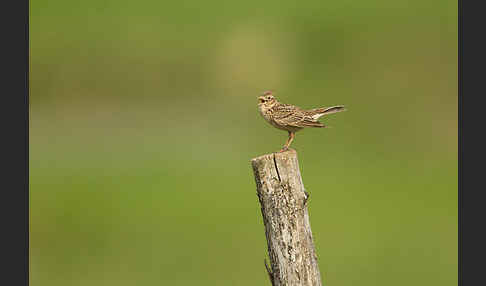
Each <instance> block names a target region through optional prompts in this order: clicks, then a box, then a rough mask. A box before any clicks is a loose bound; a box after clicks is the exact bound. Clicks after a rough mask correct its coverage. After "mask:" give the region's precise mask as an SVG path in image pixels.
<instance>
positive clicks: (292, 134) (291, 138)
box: [280, 131, 295, 152]
mask: <svg viewBox="0 0 486 286" xmlns="http://www.w3.org/2000/svg"><path fill="white" fill-rule="evenodd" d="M294 137H295V133H294V132H290V131H289V138H288V139H287V142H285V145H284V146H283V148H282V150H280V152H285V151H287V150H289V146H290V143H292V140H294Z"/></svg>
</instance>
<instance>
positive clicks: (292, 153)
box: [251, 149, 297, 162]
mask: <svg viewBox="0 0 486 286" xmlns="http://www.w3.org/2000/svg"><path fill="white" fill-rule="evenodd" d="M295 155H297V151H295V150H294V149H288V150H287V151H284V152H273V153H270V154H264V155H261V156H258V157H255V158H253V159H251V161H252V162H255V161H259V160H262V159H265V158H269V157H270V158H272V159H273V158H274V156H278V157H294V156H295Z"/></svg>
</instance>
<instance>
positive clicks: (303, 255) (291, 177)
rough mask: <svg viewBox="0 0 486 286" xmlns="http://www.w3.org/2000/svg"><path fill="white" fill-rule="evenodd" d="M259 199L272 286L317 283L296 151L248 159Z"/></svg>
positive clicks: (319, 279)
mask: <svg viewBox="0 0 486 286" xmlns="http://www.w3.org/2000/svg"><path fill="white" fill-rule="evenodd" d="M251 164H252V167H253V173H254V175H255V181H256V186H257V195H258V199H259V201H260V205H261V210H262V216H263V223H264V225H265V235H266V238H267V245H268V254H269V257H270V264H271V269H269V267H268V266H267V265H266V262H265V267H266V268H267V271H268V274H269V276H270V280H271V282H272V285H273V286H284V285H285V286H311V285H312V286H321V285H322V282H321V275H320V272H319V267H318V265H317V256H316V253H315V248H314V242H313V240H312V231H311V227H310V223H309V215H308V212H307V199H308V198H309V196H308V194H307V192H306V191H305V189H304V184H303V183H302V178H301V176H300V171H299V162H298V160H297V152H296V151H295V150H292V149H290V150H289V151H286V152H282V153H273V154H267V155H263V156H260V157H257V158H254V159H252V160H251Z"/></svg>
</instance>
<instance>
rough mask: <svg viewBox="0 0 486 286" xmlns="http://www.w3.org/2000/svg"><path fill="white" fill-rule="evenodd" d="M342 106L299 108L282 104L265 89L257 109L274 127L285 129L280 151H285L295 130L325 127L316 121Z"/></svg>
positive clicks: (339, 110)
mask: <svg viewBox="0 0 486 286" xmlns="http://www.w3.org/2000/svg"><path fill="white" fill-rule="evenodd" d="M345 110H346V109H345V108H344V106H341V105H338V106H332V107H321V108H314V109H309V110H304V109H301V108H299V107H297V106H294V105H290V104H283V103H280V102H278V101H277V99H276V98H275V97H274V96H273V95H272V92H271V91H266V92H264V93H263V95H262V96H259V97H258V111H260V114H261V115H262V116H263V118H265V120H266V121H268V122H269V123H270V124H271V125H273V126H274V127H276V128H278V129H281V130H285V131H287V132H288V133H289V138H288V139H287V142H285V145H284V146H283V148H282V149H281V150H280V152H284V151H287V150H288V149H289V146H290V143H292V140H294V137H295V132H297V131H299V130H302V129H304V128H305V127H319V128H324V127H326V126H325V125H324V124H322V123H321V122H319V121H318V119H319V118H320V117H322V116H324V115H327V114H331V113H336V112H341V111H345Z"/></svg>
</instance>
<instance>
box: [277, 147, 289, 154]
mask: <svg viewBox="0 0 486 286" xmlns="http://www.w3.org/2000/svg"><path fill="white" fill-rule="evenodd" d="M288 150H289V147H283V148H282V149H280V151H278V152H279V153H282V152H285V151H288Z"/></svg>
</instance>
